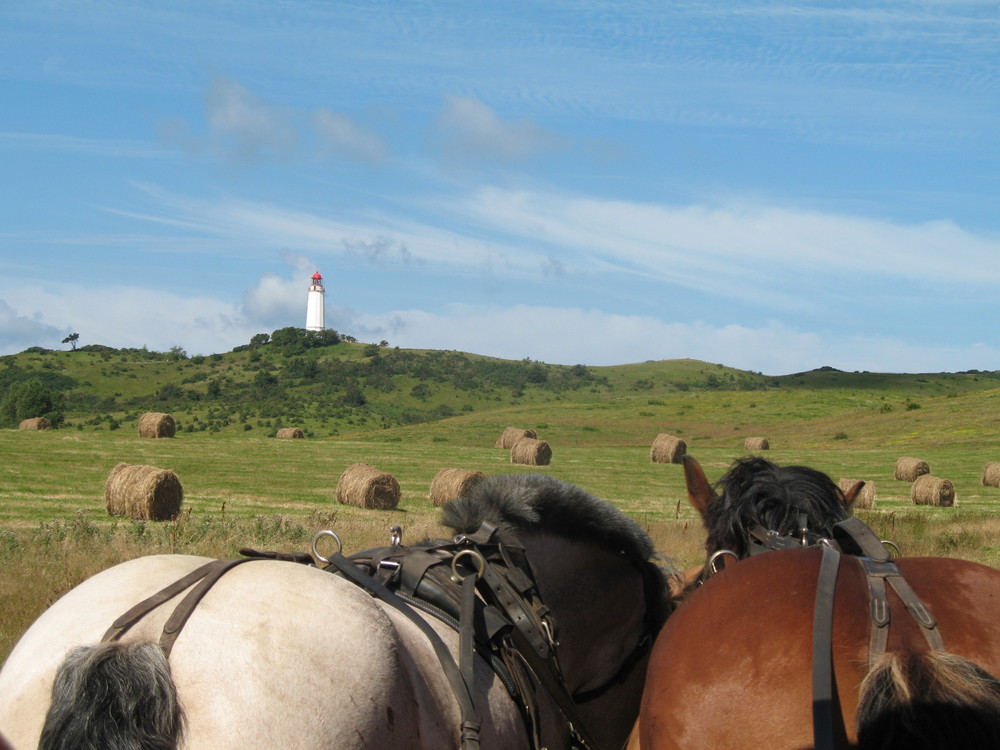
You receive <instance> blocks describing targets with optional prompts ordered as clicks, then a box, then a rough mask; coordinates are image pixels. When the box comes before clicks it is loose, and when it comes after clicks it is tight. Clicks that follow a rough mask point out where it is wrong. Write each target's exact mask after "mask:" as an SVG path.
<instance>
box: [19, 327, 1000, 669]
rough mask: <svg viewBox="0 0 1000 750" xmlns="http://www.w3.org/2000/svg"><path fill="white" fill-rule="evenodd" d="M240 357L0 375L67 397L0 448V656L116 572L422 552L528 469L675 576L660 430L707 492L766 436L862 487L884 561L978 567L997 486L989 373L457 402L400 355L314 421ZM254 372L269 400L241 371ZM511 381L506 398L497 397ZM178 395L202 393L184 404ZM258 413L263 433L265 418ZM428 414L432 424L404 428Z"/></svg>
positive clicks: (531, 370) (680, 516)
mask: <svg viewBox="0 0 1000 750" xmlns="http://www.w3.org/2000/svg"><path fill="white" fill-rule="evenodd" d="M330 349H332V350H336V352H337V356H338V357H341V355H342V358H343V359H346V360H349V361H352V362H354V363H355V365H352V366H360V365H365V363H366V362H367V363H369V364H368V365H365V366H369V365H370V363H371V361H372V359H373V357H376V356H378V354H377V353H373V352H372V351H371V348H370V347H367V348H363V347H362V346H361V345H341V348H338V347H331V348H330ZM366 352H367V354H366ZM382 354H383V355H387V354H388V353H387V352H383V353H382ZM77 355H81V356H77ZM251 355H252V352H250V353H249V354H248V353H247V352H239V353H235V354H230V355H224V356H221V357H216V358H200V361H193V360H194V359H195V358H190V359H188V358H180V359H175V360H172V361H170V360H162V359H154V360H150V359H149V358H148V357H147V356H146V355H143V354H141V353H140V354H135V353H134V352H129V353H126V354H121V353H116V354H113V355H108V354H107V352H99V353H88V352H73V353H69V352H32V353H28V354H22V355H17V356H16V357H14V358H9V357H5V358H0V359H2V360H4V362H3V365H4V367H5V368H7V373H8V374H10V373H11V372H12V370H11V368H16V370H17V372H18V373H19V375H23V374H24V373H26V372H27V373H30V372H43V371H48V372H49V373H50V374H51V373H52V372H56V373H59V374H62V375H65V376H67V377H69V378H72V380H73V382H74V383H75V384H76V385H75V386H74V387H73V388H72V389H71V390H70V391H69V397H68V399H67V409H66V421H65V423H64V425H63V426H62V427H61V428H60V429H57V430H51V431H40V432H29V431H19V430H16V429H6V430H0V457H2V458H0V563H2V565H3V568H4V572H5V574H4V576H3V577H2V579H0V596H2V598H3V601H4V607H3V608H2V609H3V613H2V614H0V658H2V657H5V656H6V654H7V653H8V651H9V649H10V648H11V646H12V645H13V643H14V641H15V640H16V639H17V637H18V636H19V634H20V633H21V632H22V631H23V630H24V629H25V628H26V627H27V626H28V625H29V624H30V623H31V621H32V620H33V619H34V618H35V617H36V616H37V615H38V614H39V613H40V612H41V611H43V610H44V609H45V608H46V607H47V606H48V605H49V604H51V603H52V602H53V601H54V600H55V599H56V598H58V597H59V596H60V595H61V594H63V593H64V592H65V591H67V590H68V589H69V588H71V587H72V586H73V585H75V584H77V583H79V582H80V581H81V580H83V579H85V578H86V577H88V576H90V575H93V574H94V573H95V572H97V571H99V570H101V569H103V568H105V567H108V566H110V565H113V564H115V563H117V562H119V561H121V560H125V559H129V558H131V557H135V556H138V555H144V554H152V553H159V552H184V553H193V554H204V555H210V556H218V557H226V556H236V555H237V554H238V550H239V549H240V548H241V547H256V548H267V549H281V550H285V551H292V550H307V549H308V548H309V543H310V539H311V538H312V535H313V534H314V533H315V532H316V531H319V530H321V529H326V528H329V529H333V530H335V531H336V532H337V533H338V534H339V535H340V536H341V537H342V538H343V540H344V546H345V550H346V551H348V552H353V551H357V550H361V549H364V548H366V547H371V546H376V545H384V544H387V543H388V539H389V529H390V528H391V527H392V526H395V525H399V526H401V527H402V528H403V535H404V543H405V542H415V541H418V540H421V539H423V538H425V537H434V536H442V535H444V534H445V533H446V532H445V530H444V529H443V528H442V527H440V526H439V524H438V523H437V511H436V509H435V508H434V507H433V505H432V504H431V502H430V500H429V498H428V490H429V487H430V483H431V480H432V479H433V478H434V475H435V474H436V473H437V472H438V471H439V470H440V469H442V468H462V469H476V470H481V471H483V472H485V473H487V474H497V473H505V472H525V471H539V472H543V473H546V474H550V475H552V476H555V477H558V478H560V479H564V480H567V481H570V482H573V483H575V484H578V485H581V486H582V487H584V488H585V489H587V490H588V491H590V492H592V493H593V494H595V495H598V496H600V497H603V498H605V499H607V500H609V501H610V502H612V503H614V504H615V505H616V506H618V507H620V508H621V509H622V510H624V511H625V512H626V513H627V514H629V515H630V516H631V517H632V518H634V519H635V520H636V521H638V522H639V523H640V524H641V525H643V526H644V527H645V528H647V529H648V530H649V532H650V533H651V535H652V536H653V539H654V541H655V542H656V543H657V546H658V548H659V549H660V550H661V551H662V552H663V553H664V554H665V555H667V556H669V557H671V558H672V559H673V560H674V561H675V563H676V564H677V565H678V566H679V567H687V566H690V565H694V564H696V563H698V562H699V561H700V557H701V544H702V542H703V536H702V532H701V526H700V519H698V518H697V517H696V515H695V513H694V512H693V511H692V510H691V508H690V507H689V506H688V504H687V500H686V493H685V490H684V482H683V475H682V472H681V468H680V466H678V465H675V464H658V463H653V462H652V461H651V460H650V458H649V448H650V444H651V443H652V441H653V439H654V438H655V437H656V435H657V434H659V433H662V432H666V433H670V434H672V435H676V436H678V437H680V438H682V439H683V440H684V441H685V442H686V444H687V451H688V453H690V454H692V455H694V456H695V457H696V458H697V459H699V460H700V461H701V462H702V464H703V466H705V468H706V472H707V473H708V475H709V477H710V478H711V479H713V480H714V479H716V478H718V477H719V476H720V475H721V474H722V473H723V472H724V471H725V470H726V468H727V467H728V466H729V465H730V463H731V462H732V461H733V460H734V459H735V458H737V457H739V456H741V455H744V454H745V451H744V447H743V444H744V440H745V439H746V438H747V437H751V436H761V437H766V438H767V439H768V440H769V442H770V445H771V449H770V450H769V451H767V452H766V454H765V455H766V456H767V457H768V458H770V459H771V460H773V461H775V462H777V463H782V464H787V463H800V464H807V465H810V466H814V467H816V468H818V469H821V470H822V471H825V472H827V473H828V474H829V475H830V476H831V477H832V478H833V479H835V480H836V479H839V478H852V479H862V480H866V481H869V482H874V483H875V485H876V498H877V499H876V506H875V509H874V510H872V511H862V512H859V515H861V516H862V517H863V518H864V519H865V520H866V521H868V522H869V523H870V524H871V525H872V526H873V527H874V528H875V529H876V530H877V531H878V532H879V534H880V535H881V536H882V537H883V538H886V539H891V540H893V541H895V542H897V543H898V544H899V545H900V546H901V547H902V549H903V552H904V553H905V554H908V555H939V556H952V557H962V558H966V559H971V560H977V561H979V562H983V563H985V564H987V565H991V566H994V567H1000V514H997V512H996V511H997V507H998V504H1000V489H997V488H995V487H984V486H983V485H982V484H981V479H980V478H981V475H982V469H983V466H984V464H985V463H986V462H988V461H997V460H1000V411H998V408H997V406H998V404H1000V401H998V399H1000V380H997V377H996V376H997V373H959V374H950V373H943V374H924V375H886V374H873V373H841V372H838V371H833V370H830V369H828V368H824V369H822V370H818V371H814V372H811V373H802V374H797V375H789V376H782V377H780V378H772V377H767V376H763V375H760V374H757V373H745V372H742V371H738V370H733V369H731V368H724V367H722V366H720V365H713V364H708V363H704V362H695V361H692V360H678V361H671V362H650V363H642V364H635V365H623V366H619V367H613V368H580V367H579V366H577V368H554V367H550V366H547V365H541V364H540V363H517V364H516V366H509V367H508V366H506V365H502V363H501V365H502V366H501V365H494V364H493V363H490V367H493V368H494V370H493V371H494V373H496V372H499V373H500V375H496V376H495V379H494V380H493V381H490V380H488V379H484V380H482V381H476V382H477V385H476V386H475V387H474V388H472V389H471V390H469V389H465V388H463V387H459V386H458V385H456V383H457V382H458V380H457V379H456V378H457V375H455V376H454V377H453V379H452V380H451V381H449V380H448V379H447V378H446V377H442V372H445V373H449V372H451V373H454V371H456V368H459V367H462V368H467V369H465V370H464V372H465V373H466V375H467V376H468V377H473V376H475V377H479V375H480V374H481V373H482V372H486V370H483V369H482V366H481V365H475V366H473V364H470V363H473V362H474V361H475V360H474V358H472V357H471V355H457V354H455V353H444V355H442V356H440V357H438V356H436V354H435V353H417V355H416V359H413V358H410V359H409V360H408V361H409V363H410V365H412V366H414V367H416V366H417V365H419V366H420V367H423V366H425V365H426V366H427V367H430V365H432V364H434V363H437V364H442V363H444V365H445V366H446V369H445V370H440V369H439V370H434V369H433V368H431V369H425V370H424V371H423V373H422V374H423V376H424V378H425V379H424V380H419V379H415V376H414V375H413V374H412V373H408V372H395V373H394V374H392V375H391V376H390V375H387V372H389V371H384V372H381V374H380V375H379V376H378V378H375V379H373V380H372V381H370V382H369V381H368V380H367V379H365V378H362V377H359V376H358V375H357V371H352V372H354V373H355V374H353V375H350V376H349V377H347V376H345V380H344V381H343V382H341V383H340V384H339V385H338V386H337V387H338V388H340V391H338V390H336V388H334V389H333V390H330V391H329V400H330V402H331V403H330V404H326V403H325V401H324V399H326V398H327V393H328V392H327V391H324V390H323V389H324V388H326V389H330V388H331V386H330V384H329V383H327V384H326V385H323V384H322V383H321V382H317V380H316V378H314V379H313V380H312V381H310V380H309V379H308V378H305V377H300V378H292V377H290V376H289V375H288V370H290V369H291V368H292V367H293V366H292V365H290V364H289V363H290V361H291V360H290V359H289V358H288V357H281V356H277V355H274V356H272V355H270V354H265V355H264V356H262V357H258V359H257V361H256V363H252V362H250V356H251ZM445 355H447V356H445ZM297 356H300V357H301V358H303V361H305V364H302V363H301V362H300V363H299V364H297V365H294V367H295V368H298V369H297V370H296V372H311V371H312V370H311V369H310V367H311V366H308V367H307V365H308V357H309V356H314V357H315V359H316V362H317V363H318V364H317V367H319V368H320V369H319V371H318V372H316V373H313V374H314V375H316V376H317V377H321V376H322V373H323V369H322V368H323V367H324V366H325V365H323V362H324V359H323V358H324V357H326V358H329V357H331V356H333V355H332V354H331V352H330V351H329V350H326V351H321V352H313V353H308V352H307V353H306V355H297ZM481 359H482V358H480V360H481ZM262 361H263V363H264V365H266V370H265V371H267V372H270V373H271V374H272V375H273V378H274V379H275V380H276V381H277V382H276V383H275V382H267V383H265V382H264V381H265V380H266V378H262V377H260V376H258V375H256V374H255V373H257V372H260V371H261V370H260V369H254V367H255V366H260V365H261V362H262ZM414 363H416V365H414ZM337 366H338V367H339V366H343V365H342V364H338V365H337ZM198 368H201V369H198ZM476 368H479V369H476ZM495 368H499V369H495ZM102 369H103V371H104V373H105V374H104V375H102V374H101V371H102ZM154 369H155V370H156V372H155V374H154V372H153V370H154ZM376 369H377V368H376ZM417 370H419V367H418V368H417ZM211 373H216V375H212V374H211ZM220 373H225V376H224V379H223V380H222V386H221V394H222V395H221V396H220V388H218V387H217V388H215V389H214V390H212V389H210V388H209V387H208V383H209V382H211V380H212V379H213V377H219V378H222V377H223V376H222V375H221V374H220ZM470 373H471V375H470ZM511 373H513V374H514V375H516V374H517V373H521V374H526V377H527V379H522V380H517V378H514V380H513V382H509V381H504V380H503V379H504V378H508V377H510V376H511ZM3 374H4V370H0V377H2V376H3ZM463 377H465V376H463ZM171 378H173V379H172V380H171ZM185 382H187V383H188V384H189V385H184V383H185ZM379 382H381V385H380V386H379V385H378V383H379ZM191 383H193V384H196V385H194V386H192V385H190V384H191ZM240 383H242V384H244V385H245V386H246V388H245V389H244V388H242V386H239V384H240ZM255 383H256V384H257V385H254V384H255ZM421 383H423V384H425V385H426V388H420V387H418V386H419V385H421ZM172 384H175V385H176V387H171V385H172ZM274 386H277V387H278V389H280V390H279V391H278V392H276V391H275V389H274ZM351 387H357V388H360V389H361V391H362V393H363V394H364V395H365V398H364V399H362V401H363V402H364V403H353V404H352V403H349V402H348V401H345V400H344V399H343V398H341V397H340V396H337V393H338V392H343V393H347V391H348V390H349V388H351ZM195 388H203V389H204V390H205V393H204V395H202V396H199V397H194V396H193V395H192V394H193V392H194V389H195ZM253 388H258V390H257V391H253V390H252V389H253ZM185 389H187V390H186V391H185ZM247 389H250V390H247ZM261 389H263V390H261ZM268 389H270V391H268ZM178 391H179V392H180V395H179V396H178V395H177V394H178ZM352 392H353V391H352ZM213 393H214V394H215V399H214V400H213V398H212V397H211V394H213ZM116 394H117V395H116ZM164 394H167V395H168V396H169V395H170V394H173V396H174V397H175V398H176V399H177V401H176V402H171V401H170V400H169V398H167V399H164V398H163V395H164ZM226 394H228V395H230V396H231V397H232V399H231V400H229V401H226V400H225V398H224V396H225V395H226ZM247 394H250V396H251V397H250V398H246V399H244V398H243V396H246V395H247ZM269 396H270V400H269ZM292 402H294V403H296V404H297V405H296V406H294V407H293V406H291V403H292ZM300 402H301V403H300ZM303 404H304V406H303ZM281 405H285V406H286V409H285V411H284V412H281V411H280V410H279V407H280V406H281ZM442 407H447V408H442ZM147 410H155V411H168V412H170V413H173V414H174V415H175V416H176V417H177V420H178V423H179V426H180V430H179V431H178V433H177V436H176V437H174V438H170V439H148V438H140V437H138V435H137V431H136V423H137V420H138V417H139V415H140V414H141V413H142V412H144V411H147ZM421 410H422V411H421ZM272 411H277V412H279V415H278V416H267V414H271V413H272ZM432 412H434V413H435V414H436V417H437V418H426V419H419V420H417V421H415V420H416V419H417V418H419V417H420V416H421V415H423V416H424V417H427V416H428V414H430V413H432ZM282 414H283V415H284V416H281V415H282ZM442 415H444V416H442ZM279 422H280V423H281V424H284V425H285V426H302V427H303V428H304V429H306V431H307V434H308V435H309V437H307V438H306V439H276V438H274V437H271V435H273V431H274V429H275V428H276V426H277V424H278V423H279ZM185 425H198V427H197V428H195V429H185ZM246 425H250V427H249V428H248V427H246ZM202 426H207V427H205V428H203V427H202ZM506 426H515V427H520V428H530V429H534V430H535V431H536V432H537V433H538V436H539V437H540V438H542V439H544V440H546V441H548V442H549V444H550V445H551V447H552V451H553V457H552V461H551V464H550V465H548V466H541V467H527V466H519V465H512V464H511V463H510V458H509V452H508V451H505V450H501V449H497V448H494V447H493V443H494V440H495V439H496V438H497V436H498V435H499V434H500V432H501V431H502V430H503V428H504V427H506ZM901 456H912V457H916V458H920V459H923V460H925V461H927V462H928V463H929V465H930V467H931V473H932V474H933V475H935V476H939V477H944V478H947V479H949V480H951V481H952V482H953V483H954V485H955V488H956V495H957V499H958V502H957V505H956V506H955V507H949V508H939V507H927V506H915V505H914V504H913V503H912V502H911V500H910V496H909V491H910V485H909V484H908V483H905V482H898V481H895V480H894V479H893V470H894V466H895V462H896V460H897V459H898V458H899V457H901ZM122 461H124V462H126V463H130V464H147V465H154V466H158V467H160V468H168V469H173V470H174V471H175V472H176V473H177V475H178V477H179V478H180V480H181V483H182V484H183V487H184V504H183V512H182V514H181V516H180V517H179V518H178V519H176V520H175V521H171V522H159V523H152V522H138V521H131V520H125V519H116V518H112V517H109V516H108V514H107V512H106V510H105V507H104V497H103V490H104V482H105V480H106V478H107V476H108V473H109V472H110V471H111V469H112V467H114V466H115V465H116V464H117V463H118V462H122ZM359 461H363V462H365V463H369V464H372V465H374V466H376V467H378V468H379V469H381V470H382V471H386V472H389V473H391V474H393V475H394V476H395V477H396V478H397V480H398V481H399V484H400V487H401V490H402V496H401V500H400V503H399V507H398V508H397V509H396V510H393V511H374V510H363V509H359V508H354V507H349V506H343V505H339V504H338V503H337V501H336V486H337V482H338V479H339V477H340V475H341V473H342V472H343V471H344V470H345V469H346V468H347V467H348V466H350V465H351V464H353V463H356V462H359Z"/></svg>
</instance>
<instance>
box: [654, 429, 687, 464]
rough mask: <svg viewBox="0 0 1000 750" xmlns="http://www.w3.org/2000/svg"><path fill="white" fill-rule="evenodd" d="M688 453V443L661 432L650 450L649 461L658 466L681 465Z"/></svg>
mask: <svg viewBox="0 0 1000 750" xmlns="http://www.w3.org/2000/svg"><path fill="white" fill-rule="evenodd" d="M685 453H687V443H685V442H684V441H683V440H681V439H680V438H679V437H674V436H673V435H668V434H667V433H665V432H661V433H660V434H659V435H657V436H656V439H655V440H653V445H652V447H650V449H649V459H650V460H651V461H653V462H655V463H658V464H679V463H680V462H681V461H682V460H683V458H684V454H685Z"/></svg>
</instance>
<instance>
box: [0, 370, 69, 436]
mask: <svg viewBox="0 0 1000 750" xmlns="http://www.w3.org/2000/svg"><path fill="white" fill-rule="evenodd" d="M65 408H66V400H65V398H64V396H63V394H62V393H59V392H56V391H53V390H52V389H51V388H49V387H48V386H47V385H45V383H43V382H42V380H41V379H40V378H29V379H28V380H21V381H18V382H16V383H13V384H12V385H11V386H10V388H8V389H7V393H5V394H4V397H3V400H2V401H0V427H17V426H18V424H20V423H21V420H24V419H33V418H34V417H45V418H46V419H48V420H49V422H51V423H52V425H53V426H57V425H60V424H62V422H63V418H64V417H63V409H65Z"/></svg>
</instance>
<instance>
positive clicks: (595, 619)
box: [521, 533, 647, 747]
mask: <svg viewBox="0 0 1000 750" xmlns="http://www.w3.org/2000/svg"><path fill="white" fill-rule="evenodd" d="M521 538H522V542H523V544H524V547H525V552H526V554H527V556H528V559H529V560H530V562H531V566H532V569H533V571H534V574H535V578H536V580H537V582H538V589H539V593H540V595H541V598H542V601H543V602H544V603H545V605H546V606H547V607H548V608H549V609H550V610H551V612H552V616H553V619H554V620H555V624H556V633H555V638H556V641H557V642H558V643H559V646H558V654H559V661H560V665H561V667H562V672H563V676H564V679H565V683H566V686H567V688H568V689H569V691H570V692H571V693H581V692H586V691H589V690H594V689H595V688H602V687H604V686H606V685H608V684H609V683H611V682H614V681H615V679H616V677H620V676H621V675H619V671H620V669H621V667H622V665H623V664H625V663H626V662H627V660H628V659H629V657H630V656H631V654H632V652H633V651H634V650H635V648H636V646H637V644H638V643H639V641H640V640H641V639H642V638H643V637H644V635H645V631H646V606H647V605H646V601H645V589H644V582H643V577H642V574H641V573H640V572H639V571H638V570H637V569H636V567H635V566H634V565H633V564H632V563H630V562H629V561H628V560H627V559H626V558H625V557H624V556H623V555H620V554H615V553H612V552H609V551H607V550H604V549H601V548H598V547H595V546H593V545H591V544H589V543H585V542H579V541H574V540H570V539H566V538H564V537H560V536H556V535H551V534H540V533H536V534H528V533H525V534H523V535H522V537H521ZM644 674H645V660H641V661H639V662H637V663H635V664H634V665H633V666H632V668H631V671H630V672H629V673H628V674H627V675H626V676H625V679H624V680H623V681H622V682H621V684H616V685H615V686H614V687H613V688H611V689H608V690H607V691H606V692H602V693H601V695H599V696H598V697H597V698H594V699H593V700H589V701H587V702H586V703H583V704H580V706H579V709H580V713H581V715H582V718H583V719H584V721H585V722H586V724H587V728H588V729H589V730H590V732H591V734H592V735H594V736H595V737H594V738H595V741H596V742H597V743H598V745H599V746H600V747H618V746H621V744H622V743H623V742H624V739H625V736H626V735H627V733H628V731H629V729H630V728H631V726H632V722H633V720H634V719H635V717H636V715H637V714H638V705H639V698H640V696H641V693H642V685H643V682H644Z"/></svg>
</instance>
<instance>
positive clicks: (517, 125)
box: [438, 96, 568, 161]
mask: <svg viewBox="0 0 1000 750" xmlns="http://www.w3.org/2000/svg"><path fill="white" fill-rule="evenodd" d="M438 128H439V129H440V131H441V134H442V136H444V138H445V150H446V152H448V153H451V154H454V155H456V156H460V157H472V158H476V159H490V160H493V159H495V160H500V161H509V160H521V159H527V158H530V157H532V156H535V155H537V154H539V153H542V152H545V151H549V150H553V149H558V148H563V147H565V146H566V145H567V143H568V141H567V139H566V138H564V137H562V136H558V135H556V134H555V133H552V132H551V131H548V130H545V129H544V128H542V127H541V126H539V125H538V124H537V123H534V122H532V121H531V120H518V121H512V120H504V119H502V118H501V117H500V116H499V115H498V114H497V113H496V112H495V111H494V110H493V109H492V108H491V107H490V106H489V105H487V104H485V103H484V102H482V101H480V100H479V99H474V98H472V97H467V96H447V97H446V98H445V103H444V107H443V108H442V110H441V114H440V116H439V118H438Z"/></svg>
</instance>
